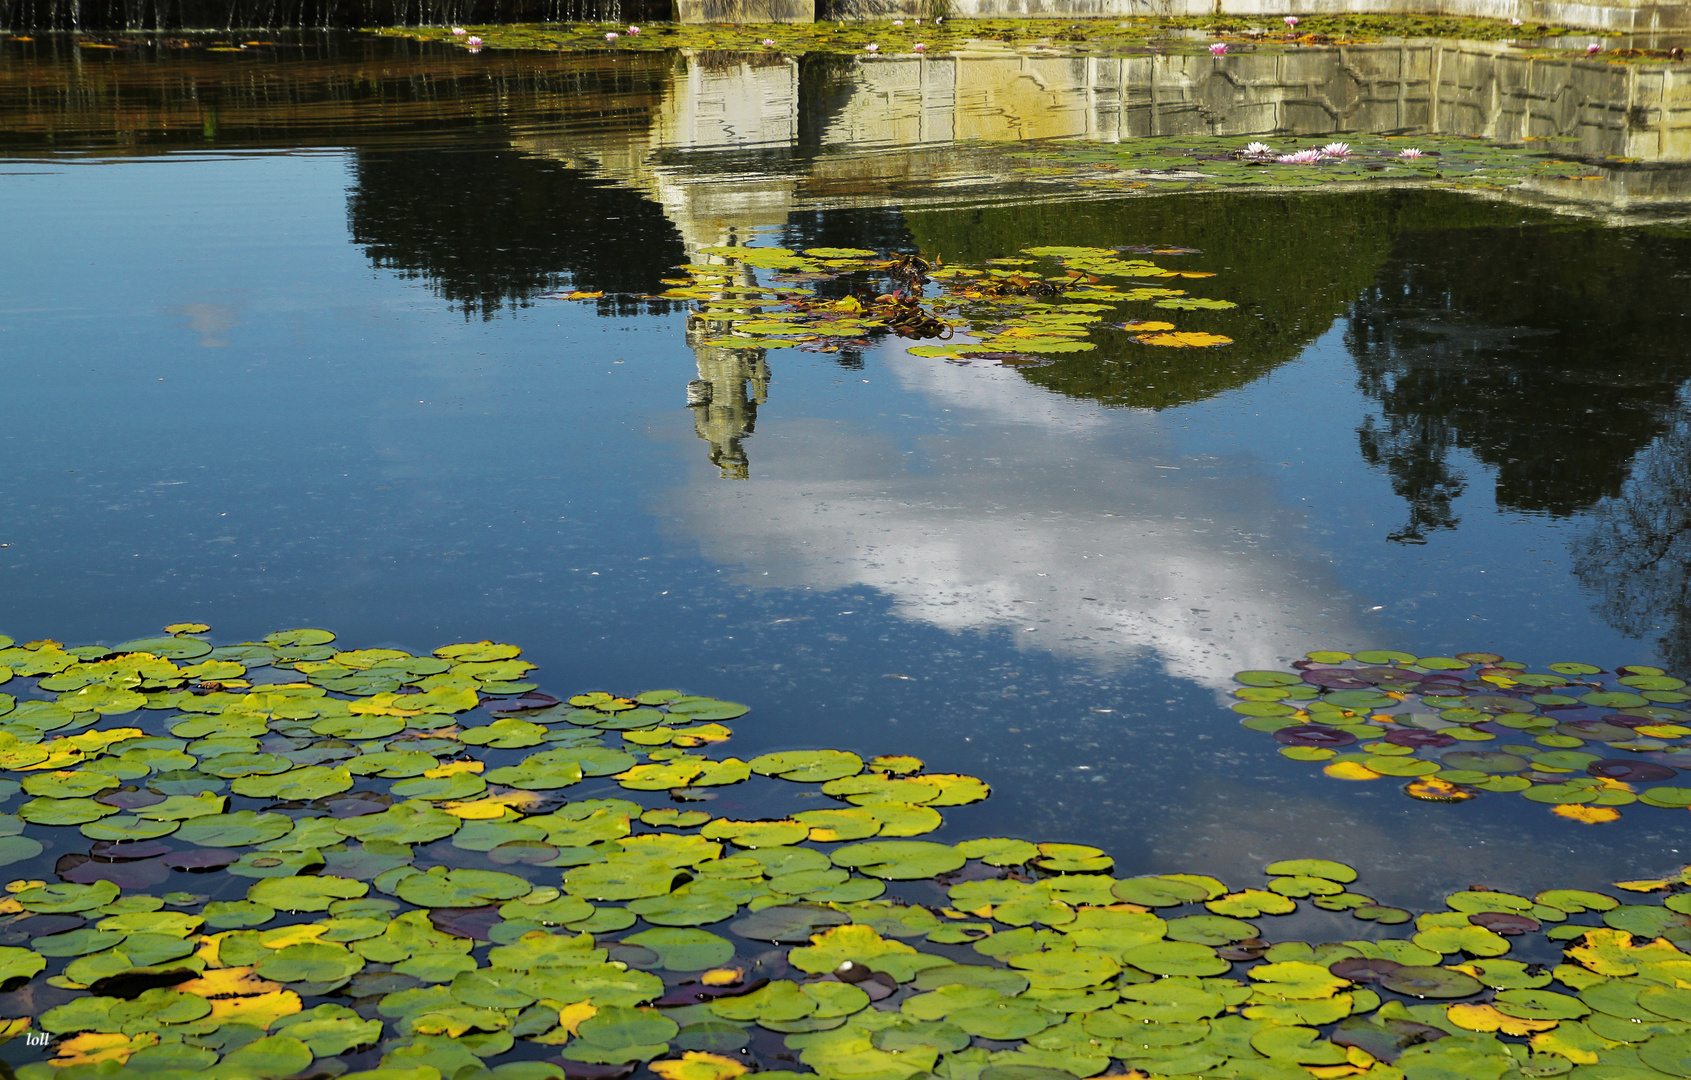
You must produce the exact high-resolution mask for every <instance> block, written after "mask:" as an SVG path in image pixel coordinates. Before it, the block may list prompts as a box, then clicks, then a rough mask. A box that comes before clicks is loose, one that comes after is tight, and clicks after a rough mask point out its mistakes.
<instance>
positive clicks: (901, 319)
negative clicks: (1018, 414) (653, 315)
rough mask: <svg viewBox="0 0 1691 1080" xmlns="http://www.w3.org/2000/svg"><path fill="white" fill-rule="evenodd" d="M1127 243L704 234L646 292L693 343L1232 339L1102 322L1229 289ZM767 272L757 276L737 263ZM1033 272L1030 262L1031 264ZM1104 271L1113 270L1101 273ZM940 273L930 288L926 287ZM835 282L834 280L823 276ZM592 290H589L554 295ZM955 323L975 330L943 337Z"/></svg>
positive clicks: (1062, 349)
mask: <svg viewBox="0 0 1691 1080" xmlns="http://www.w3.org/2000/svg"><path fill="white" fill-rule="evenodd" d="M1126 250H1128V249H1117V248H1100V247H1031V248H1026V249H1024V250H1023V251H1022V252H1020V253H1018V254H1017V255H1014V256H1009V257H1004V258H998V259H991V260H988V261H987V262H986V263H984V264H983V265H981V266H978V267H968V266H955V265H952V266H947V265H944V264H943V262H941V263H938V264H934V263H929V262H927V261H926V260H924V259H922V258H920V257H917V256H914V255H905V256H900V257H890V256H884V255H882V254H880V253H878V252H874V251H870V250H867V249H863V248H821V247H818V248H808V249H805V250H804V251H803V252H802V253H801V252H795V251H792V250H790V249H787V248H779V247H713V248H704V249H702V251H701V254H703V255H705V256H710V257H716V258H721V259H723V260H724V262H722V263H714V264H713V263H701V264H688V265H685V266H682V267H680V269H681V270H682V271H683V272H685V273H686V274H687V275H688V276H687V277H685V278H672V279H665V283H666V284H670V285H671V286H672V287H671V288H670V289H668V290H666V291H664V292H662V293H660V294H658V296H659V297H661V298H663V299H670V300H685V301H690V302H695V303H696V305H697V306H696V309H695V311H694V317H695V318H697V319H698V320H700V321H702V322H703V323H704V324H705V326H707V327H708V328H710V332H711V334H712V335H713V336H711V337H708V338H706V339H705V341H704V344H705V345H707V346H714V347H718V348H730V349H779V348H807V349H811V350H815V351H828V352H837V351H839V350H840V349H842V348H849V347H852V346H866V345H868V344H869V342H868V341H867V340H866V339H865V338H864V337H863V335H865V334H869V333H879V334H884V333H887V332H889V331H891V332H893V333H897V334H899V335H900V336H902V337H906V338H914V339H927V340H939V341H943V342H944V343H943V344H934V345H915V346H911V347H910V349H909V351H910V353H911V354H913V355H915V356H922V357H929V358H949V359H960V358H965V357H974V358H983V359H989V360H995V361H998V362H1000V363H1005V364H1011V365H1017V366H1026V365H1036V364H1040V363H1043V362H1047V361H1046V360H1045V359H1044V358H1046V357H1048V356H1052V355H1056V354H1062V353H1077V352H1088V351H1090V350H1092V349H1095V348H1096V347H1097V346H1096V345H1095V344H1094V343H1093V342H1090V341H1087V340H1085V339H1086V338H1087V337H1088V336H1089V335H1090V334H1092V333H1093V331H1094V330H1095V329H1099V328H1108V329H1114V330H1116V331H1119V332H1123V333H1126V334H1129V335H1131V336H1132V338H1133V340H1134V341H1135V342H1137V343H1139V344H1141V345H1149V346H1157V347H1174V348H1207V347H1214V346H1220V345H1227V344H1231V342H1232V339H1231V338H1228V337H1226V336H1224V335H1220V334H1210V333H1205V332H1202V331H1181V330H1177V329H1176V324H1175V323H1173V322H1169V321H1166V320H1165V319H1160V318H1149V319H1126V320H1124V321H1117V322H1106V321H1105V320H1106V319H1108V318H1110V317H1112V315H1113V314H1115V313H1116V312H1117V309H1118V308H1119V307H1121V306H1123V305H1125V304H1144V305H1146V306H1147V307H1149V308H1151V309H1154V310H1152V311H1149V312H1147V314H1151V315H1164V314H1167V315H1168V316H1169V317H1170V318H1174V317H1177V315H1176V313H1178V312H1187V311H1224V310H1228V309H1231V308H1233V307H1236V306H1237V305H1236V304H1234V303H1233V302H1232V301H1231V300H1216V299H1209V298H1206V297H1196V296H1191V295H1189V294H1188V292H1187V290H1185V289H1177V288H1170V287H1168V284H1157V285H1148V284H1142V282H1146V281H1158V282H1166V283H1169V284H1172V283H1174V282H1180V283H1182V284H1184V283H1186V282H1187V281H1188V280H1189V279H1201V278H1210V277H1214V276H1215V275H1214V273H1213V272H1211V271H1207V270H1173V269H1168V268H1165V267H1163V266H1160V265H1158V264H1157V263H1155V262H1152V261H1151V260H1149V259H1146V258H1124V257H1123V253H1124V251H1126ZM1131 250H1132V252H1133V253H1136V254H1141V255H1150V254H1155V255H1162V256H1178V255H1186V254H1192V251H1191V249H1188V248H1164V249H1156V248H1149V247H1144V248H1135V249H1131ZM758 270H761V271H765V272H767V274H768V276H767V280H766V283H765V284H747V283H746V282H747V281H750V280H752V279H751V278H748V277H747V276H746V275H747V274H750V273H753V272H755V271H758ZM1042 271H1043V272H1042ZM1106 279H1116V280H1115V281H1108V280H1106ZM936 281H937V282H939V283H940V284H939V286H938V288H939V290H940V295H939V296H937V297H934V298H932V299H925V296H924V294H925V292H926V288H927V286H928V285H930V284H933V283H934V282H936ZM821 285H833V286H843V287H844V288H845V289H849V290H850V291H848V292H846V294H845V295H843V296H834V297H832V298H830V297H826V296H818V288H817V287H818V286H821ZM834 291H835V292H838V291H841V290H840V288H838V287H837V288H835V289H834ZM563 295H564V298H566V299H584V300H585V299H596V298H597V297H598V295H599V294H598V293H596V292H590V293H569V294H563ZM958 331H962V332H964V333H967V334H969V335H971V336H974V337H978V338H980V340H979V341H976V342H967V343H965V342H951V341H949V340H947V339H950V338H951V337H952V336H953V334H954V333H956V332H958Z"/></svg>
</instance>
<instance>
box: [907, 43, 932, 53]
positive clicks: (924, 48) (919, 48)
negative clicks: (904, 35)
mask: <svg viewBox="0 0 1691 1080" xmlns="http://www.w3.org/2000/svg"><path fill="white" fill-rule="evenodd" d="M910 47H911V48H912V49H913V50H915V51H916V52H927V51H928V47H927V46H926V45H924V44H922V43H921V42H920V41H918V42H917V43H916V44H914V45H912V46H910Z"/></svg>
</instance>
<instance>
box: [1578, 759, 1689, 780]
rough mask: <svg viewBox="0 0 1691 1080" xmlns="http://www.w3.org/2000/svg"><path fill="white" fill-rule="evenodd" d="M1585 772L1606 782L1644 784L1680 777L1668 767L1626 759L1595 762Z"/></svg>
mask: <svg viewBox="0 0 1691 1080" xmlns="http://www.w3.org/2000/svg"><path fill="white" fill-rule="evenodd" d="M1585 771H1586V772H1588V773H1590V774H1591V775H1592V776H1601V777H1603V778H1604V779H1606V780H1625V781H1638V782H1639V783H1644V784H1648V783H1650V782H1651V781H1652V780H1671V779H1673V777H1674V776H1676V775H1678V774H1677V773H1675V772H1674V770H1672V769H1670V768H1668V767H1667V766H1666V765H1658V764H1656V763H1655V762H1652V761H1628V760H1625V759H1624V758H1604V759H1603V760H1602V761H1593V762H1592V763H1591V764H1589V765H1587V766H1586V767H1585Z"/></svg>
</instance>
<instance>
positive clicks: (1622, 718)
mask: <svg viewBox="0 0 1691 1080" xmlns="http://www.w3.org/2000/svg"><path fill="white" fill-rule="evenodd" d="M1601 719H1602V722H1603V723H1605V724H1613V725H1615V726H1616V727H1624V728H1635V727H1646V726H1648V725H1650V724H1656V723H1660V722H1661V721H1659V720H1652V719H1650V718H1649V717H1648V716H1628V715H1627V714H1626V713H1607V714H1605V715H1604V716H1603V717H1602V718H1601Z"/></svg>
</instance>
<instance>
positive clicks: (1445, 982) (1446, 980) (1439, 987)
mask: <svg viewBox="0 0 1691 1080" xmlns="http://www.w3.org/2000/svg"><path fill="white" fill-rule="evenodd" d="M1380 985H1381V986H1383V987H1385V988H1386V989H1387V990H1391V991H1394V992H1396V993H1399V994H1403V995H1405V996H1407V997H1417V998H1434V999H1441V1000H1444V999H1453V998H1464V997H1471V996H1473V995H1474V994H1477V993H1479V992H1480V991H1481V990H1483V989H1485V987H1484V986H1483V985H1481V983H1480V981H1479V980H1478V979H1476V978H1474V977H1473V976H1471V975H1464V974H1463V973H1462V972H1460V971H1451V970H1450V969H1449V968H1441V967H1418V966H1409V967H1400V968H1398V969H1397V970H1395V971H1393V972H1391V973H1389V974H1387V975H1385V976H1384V977H1382V978H1381V979H1380Z"/></svg>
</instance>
